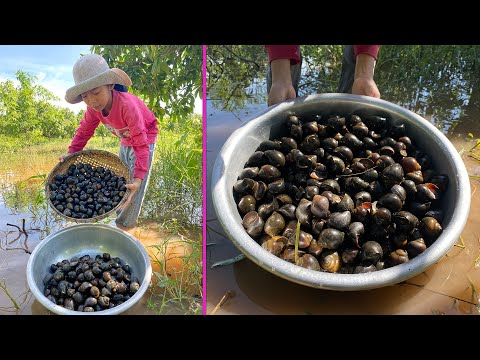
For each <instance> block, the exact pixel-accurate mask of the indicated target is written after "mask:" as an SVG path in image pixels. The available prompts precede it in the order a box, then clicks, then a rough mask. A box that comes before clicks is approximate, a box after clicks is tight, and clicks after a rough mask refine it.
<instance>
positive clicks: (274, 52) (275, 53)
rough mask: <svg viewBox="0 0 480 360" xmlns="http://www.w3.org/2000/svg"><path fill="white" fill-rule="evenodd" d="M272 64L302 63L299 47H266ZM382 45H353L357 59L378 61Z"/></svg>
mask: <svg viewBox="0 0 480 360" xmlns="http://www.w3.org/2000/svg"><path fill="white" fill-rule="evenodd" d="M265 47H266V49H267V54H268V59H269V61H270V62H272V61H273V60H278V59H290V65H295V64H298V63H299V62H300V52H299V46H298V45H265ZM379 49H380V45H353V51H354V53H355V57H356V56H357V55H359V54H368V55H370V56H373V57H374V58H375V60H377V55H378V50H379Z"/></svg>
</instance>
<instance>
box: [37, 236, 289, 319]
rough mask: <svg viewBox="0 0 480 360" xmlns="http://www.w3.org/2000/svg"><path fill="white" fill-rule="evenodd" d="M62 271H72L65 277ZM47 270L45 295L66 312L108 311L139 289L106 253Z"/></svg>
mask: <svg viewBox="0 0 480 360" xmlns="http://www.w3.org/2000/svg"><path fill="white" fill-rule="evenodd" d="M286 242H287V240H286V239H285V243H286ZM120 263H121V264H123V265H122V266H120ZM91 266H92V269H90V267H91ZM102 268H104V269H105V270H104V271H103V270H101V269H102ZM63 269H65V270H71V271H69V272H68V275H67V277H66V278H65V276H64V273H63ZM50 270H51V271H54V273H53V274H52V273H50V274H47V275H45V277H44V278H43V284H44V285H45V289H44V295H45V296H46V297H47V298H48V299H49V300H50V301H52V302H53V303H54V304H56V305H59V306H62V307H64V308H66V309H68V310H74V311H83V312H95V311H102V310H105V309H111V308H113V307H115V306H118V305H120V304H121V303H123V302H124V301H127V300H128V299H129V298H131V297H132V296H133V295H134V294H135V293H136V292H137V291H138V289H139V288H140V283H139V281H138V279H136V278H134V277H133V278H132V277H131V268H130V266H129V265H128V264H126V263H125V262H124V261H123V260H122V259H120V258H118V257H114V258H112V257H111V256H110V254H109V253H103V254H98V255H96V256H95V259H93V258H91V257H90V256H88V255H86V256H82V257H81V258H80V259H78V258H77V257H73V258H72V259H70V260H67V259H64V260H62V262H60V263H57V264H52V265H51V266H50ZM79 278H80V280H78V279H79ZM56 279H58V280H56Z"/></svg>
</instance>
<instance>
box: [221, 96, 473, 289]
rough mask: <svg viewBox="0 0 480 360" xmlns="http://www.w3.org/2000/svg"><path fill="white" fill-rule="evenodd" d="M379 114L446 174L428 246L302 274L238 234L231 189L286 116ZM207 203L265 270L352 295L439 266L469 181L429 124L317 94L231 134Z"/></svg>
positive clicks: (378, 106) (464, 207)
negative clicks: (365, 266)
mask: <svg viewBox="0 0 480 360" xmlns="http://www.w3.org/2000/svg"><path fill="white" fill-rule="evenodd" d="M291 113H295V114H297V115H299V116H300V117H301V116H309V115H313V114H318V113H320V114H331V115H335V114H339V115H340V114H343V115H347V114H353V113H355V114H357V115H360V116H368V115H381V116H385V117H387V118H388V119H389V120H390V121H392V122H393V123H396V122H403V123H404V124H405V127H406V129H407V134H408V135H409V136H410V137H411V138H412V142H413V143H414V144H416V145H418V146H419V147H420V148H421V149H422V150H424V151H425V152H426V153H428V154H429V155H430V156H431V157H432V161H433V167H434V169H436V170H437V171H438V172H439V173H442V174H447V175H448V177H449V186H448V190H447V192H446V193H445V194H444V195H443V199H442V206H443V208H444V210H445V217H444V220H443V222H442V227H443V233H442V234H441V236H440V237H439V238H438V239H437V240H436V241H435V242H434V244H433V245H432V246H430V247H429V248H427V250H426V251H425V252H424V253H422V254H421V255H419V256H417V257H415V258H413V259H411V260H410V261H408V262H406V263H404V264H401V265H397V266H394V267H391V268H388V269H385V270H381V271H376V272H371V273H364V274H334V273H325V272H319V271H314V270H310V269H305V268H302V267H300V266H297V265H294V264H291V263H289V262H287V261H284V260H282V259H280V258H278V257H276V256H274V255H272V254H270V253H269V252H267V251H266V250H264V249H263V248H262V247H261V246H260V245H258V244H257V242H256V241H255V240H253V239H252V238H251V237H250V236H249V235H248V234H247V233H246V232H245V230H244V229H243V226H242V219H241V217H240V214H239V212H238V210H237V206H236V204H235V201H234V198H233V184H234V183H235V181H236V180H237V177H238V175H239V174H240V171H241V170H242V169H243V167H244V165H245V163H246V161H247V160H248V158H249V157H250V155H251V154H252V153H253V152H254V151H255V149H256V148H257V147H258V145H259V144H260V143H261V142H262V141H263V140H267V139H272V138H276V137H278V136H279V135H280V134H282V133H283V132H284V128H283V123H284V121H285V120H286V117H287V115H288V114H291ZM212 199H213V204H214V207H215V211H216V213H217V216H218V220H219V222H220V223H221V225H222V226H223V228H224V230H225V233H226V234H227V236H228V237H229V238H230V239H231V241H232V242H233V243H234V244H235V246H236V247H237V248H238V249H239V250H240V251H241V252H242V253H244V254H245V255H246V257H248V258H249V259H250V260H252V261H253V262H255V263H256V264H257V265H259V266H261V267H262V268H264V269H265V270H267V271H269V272H271V273H272V274H275V275H277V276H280V277H281V278H284V279H286V280H289V281H292V282H295V283H298V284H302V285H306V286H310V287H314V288H319V289H329V290H340V291H353V290H367V289H375V288H379V287H383V286H388V285H393V284H396V283H398V282H401V281H404V280H406V279H409V278H411V277H413V276H415V275H417V274H420V273H421V272H423V271H425V270H426V269H427V268H429V267H430V266H432V265H433V264H435V263H436V262H438V261H439V260H440V259H441V258H442V257H443V256H444V255H445V254H446V253H447V252H448V251H449V250H450V249H451V248H452V247H453V245H454V244H455V242H456V241H457V240H458V238H459V236H460V234H461V232H462V230H463V228H464V226H465V223H466V221H467V217H468V213H469V210H470V182H469V178H468V173H467V170H466V168H465V165H464V163H463V161H462V159H461V158H460V156H459V154H458V152H457V150H456V149H455V147H454V146H453V145H452V144H451V143H450V141H449V140H448V139H447V137H446V136H445V135H443V134H442V133H441V132H440V131H439V130H438V129H437V128H436V127H435V126H433V125H432V124H431V123H430V122H428V121H427V120H425V119H424V118H422V117H420V116H419V115H417V114H415V113H413V112H411V111H409V110H407V109H405V108H403V107H401V106H398V105H395V104H392V103H390V102H388V101H385V100H381V99H375V98H372V97H367V96H358V95H350V94H320V95H310V96H306V97H300V98H296V99H293V100H290V101H286V102H283V103H281V104H278V105H276V106H273V107H270V108H268V109H266V110H265V111H263V112H261V113H259V114H257V115H256V116H255V117H254V118H252V119H251V120H250V121H248V122H247V123H246V124H245V125H244V126H242V127H241V128H239V129H237V130H236V131H235V132H233V133H232V134H231V136H230V137H229V138H228V140H227V141H226V142H225V144H224V145H223V147H222V149H221V151H220V153H219V155H218V157H217V159H216V161H215V164H214V167H213V172H212Z"/></svg>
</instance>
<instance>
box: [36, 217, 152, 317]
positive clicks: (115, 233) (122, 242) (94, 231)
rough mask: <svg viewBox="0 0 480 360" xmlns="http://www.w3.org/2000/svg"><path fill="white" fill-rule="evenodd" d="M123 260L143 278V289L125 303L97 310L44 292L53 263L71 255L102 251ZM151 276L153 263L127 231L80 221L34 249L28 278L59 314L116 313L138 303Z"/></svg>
mask: <svg viewBox="0 0 480 360" xmlns="http://www.w3.org/2000/svg"><path fill="white" fill-rule="evenodd" d="M105 252H106V253H110V255H111V256H112V257H119V258H120V259H122V260H124V261H125V262H126V263H127V264H128V265H130V267H131V269H132V277H137V278H138V280H139V281H140V289H139V290H138V291H137V292H136V293H135V294H134V295H133V296H132V297H131V298H130V299H128V300H127V301H125V302H124V303H123V304H120V305H118V306H115V307H114V308H112V309H108V310H103V311H98V312H79V311H73V310H68V309H65V308H64V307H61V306H59V305H55V304H54V303H53V302H51V301H50V300H48V299H47V297H46V296H44V295H43V293H44V289H45V286H44V285H43V278H44V277H45V275H46V274H48V273H50V265H51V264H54V263H57V262H59V261H62V260H64V259H68V260H70V259H71V258H72V257H74V256H77V257H80V256H83V255H90V256H95V255H97V254H101V253H105ZM151 276H152V266H151V263H150V258H149V256H148V253H147V251H146V250H145V248H144V247H143V245H142V244H141V243H140V242H139V241H138V240H137V239H135V238H134V237H133V236H131V235H130V234H128V233H127V232H125V231H123V230H120V229H117V228H115V227H112V226H109V225H105V224H77V225H73V226H70V227H68V228H65V229H62V230H60V231H58V232H57V233H55V234H51V235H49V236H48V237H46V238H45V239H44V240H42V241H41V242H40V244H38V245H37V246H36V247H35V249H34V250H33V252H32V254H31V255H30V258H29V260H28V263H27V281H28V286H29V287H30V290H32V292H33V295H34V296H35V297H36V298H37V300H38V301H39V302H40V303H41V304H42V305H43V306H44V307H46V308H47V309H48V310H50V311H52V312H53V313H55V314H60V315H116V314H120V313H122V312H124V311H126V310H128V309H129V308H131V307H132V306H133V305H135V304H136V303H137V302H138V301H139V300H140V299H141V298H142V296H143V295H144V294H145V292H146V291H147V289H148V287H149V285H150V279H151Z"/></svg>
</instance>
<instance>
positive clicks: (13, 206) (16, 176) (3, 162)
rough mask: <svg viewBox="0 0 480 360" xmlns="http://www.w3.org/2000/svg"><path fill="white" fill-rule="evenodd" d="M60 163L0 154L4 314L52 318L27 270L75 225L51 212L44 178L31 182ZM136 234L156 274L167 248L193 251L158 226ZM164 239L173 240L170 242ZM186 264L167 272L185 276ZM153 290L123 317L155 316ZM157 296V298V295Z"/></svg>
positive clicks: (171, 264) (0, 302) (0, 310)
mask: <svg viewBox="0 0 480 360" xmlns="http://www.w3.org/2000/svg"><path fill="white" fill-rule="evenodd" d="M56 163H57V159H56V157H54V156H51V154H35V153H28V151H27V152H26V153H21V154H18V153H17V154H13V155H12V154H8V155H6V154H0V315H8V314H12V315H15V314H21V315H28V314H35V315H36V314H45V315H46V314H53V313H51V312H50V311H48V310H47V309H46V308H45V307H43V306H42V305H41V304H40V302H38V301H37V300H36V299H35V297H34V296H33V294H32V292H31V291H30V289H29V287H28V283H27V278H26V266H27V262H28V259H29V256H30V254H31V252H32V251H33V250H34V249H35V247H36V246H37V245H38V244H39V243H40V242H41V241H42V240H43V239H44V238H45V237H46V236H48V235H49V234H52V233H55V232H56V231H58V230H59V229H61V228H63V227H66V226H69V225H73V223H72V224H70V223H67V222H65V221H64V220H62V219H61V218H58V217H56V218H55V217H54V213H53V211H51V210H48V209H47V207H46V204H45V201H43V198H42V197H41V196H40V195H39V194H42V193H43V185H42V179H41V178H31V177H33V176H39V175H42V174H47V175H48V173H49V171H50V170H51V169H52V168H53V167H54V166H55V165H56ZM29 178H30V179H29ZM105 221H108V220H105ZM105 221H104V222H105ZM112 226H114V225H112ZM131 234H132V235H133V236H135V237H136V238H137V239H138V240H139V241H140V242H141V243H142V244H143V245H144V246H145V248H146V250H147V252H148V253H149V255H150V258H151V260H152V268H153V271H154V272H155V271H157V272H160V271H161V269H160V268H159V266H158V265H157V263H156V262H155V261H154V260H155V259H159V258H161V257H162V254H160V248H161V247H162V246H163V247H165V246H166V250H167V256H170V258H174V257H178V256H181V255H184V254H185V253H187V252H188V249H186V250H185V249H184V248H182V246H181V245H179V243H178V241H179V240H180V239H179V238H178V236H174V237H172V236H171V235H170V234H167V233H166V232H165V231H163V230H162V229H160V228H159V226H158V225H157V224H153V223H150V224H144V225H143V226H142V227H137V228H135V230H134V231H131ZM165 239H168V240H167V242H166V241H165ZM165 244H166V245H165ZM172 254H173V255H174V256H172ZM181 266H182V263H181V261H180V262H179V260H178V259H174V260H172V261H167V262H166V271H167V273H173V274H178V273H181V269H180V270H179V268H180V267H181ZM152 279H153V278H152ZM152 291H153V290H152V288H150V289H149V290H148V291H147V292H146V293H145V295H144V296H143V297H142V299H140V301H139V302H137V303H136V304H135V305H134V306H133V307H131V308H130V309H129V310H128V311H126V312H124V313H123V315H153V314H155V309H153V308H152V307H151V306H149V299H150V298H151V296H152ZM154 295H155V296H158V294H157V293H155V294H154ZM165 311H166V312H167V313H168V314H180V312H178V311H177V310H175V309H173V308H172V309H171V310H170V309H167V310H165Z"/></svg>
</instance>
